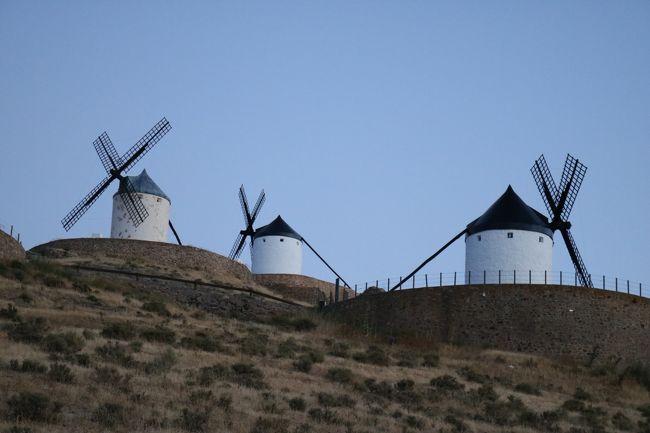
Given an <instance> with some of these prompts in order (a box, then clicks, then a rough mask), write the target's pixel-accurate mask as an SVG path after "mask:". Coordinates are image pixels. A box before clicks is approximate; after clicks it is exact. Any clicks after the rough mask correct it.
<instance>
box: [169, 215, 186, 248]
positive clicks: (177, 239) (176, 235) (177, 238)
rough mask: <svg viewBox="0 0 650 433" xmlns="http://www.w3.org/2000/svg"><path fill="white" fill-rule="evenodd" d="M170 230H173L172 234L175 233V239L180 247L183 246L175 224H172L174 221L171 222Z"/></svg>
mask: <svg viewBox="0 0 650 433" xmlns="http://www.w3.org/2000/svg"><path fill="white" fill-rule="evenodd" d="M169 228H170V229H172V233H174V237H175V238H176V242H178V245H180V246H183V243H182V242H181V238H180V237H179V236H178V233H177V232H176V229H175V228H174V224H172V220H169Z"/></svg>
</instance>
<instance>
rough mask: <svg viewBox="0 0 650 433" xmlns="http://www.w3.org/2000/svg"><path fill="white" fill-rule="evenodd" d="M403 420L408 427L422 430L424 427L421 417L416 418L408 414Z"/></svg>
mask: <svg viewBox="0 0 650 433" xmlns="http://www.w3.org/2000/svg"><path fill="white" fill-rule="evenodd" d="M404 421H405V422H406V425H408V426H409V427H412V428H415V429H418V430H422V429H423V428H424V421H423V420H422V419H421V418H418V417H416V416H413V415H409V416H407V417H406V418H404Z"/></svg>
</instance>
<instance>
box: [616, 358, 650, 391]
mask: <svg viewBox="0 0 650 433" xmlns="http://www.w3.org/2000/svg"><path fill="white" fill-rule="evenodd" d="M626 377H627V378H629V379H632V380H634V381H636V382H637V383H638V384H639V385H641V386H643V387H644V388H646V389H647V390H648V391H650V367H648V366H646V365H643V364H634V365H631V366H629V367H627V368H626V369H625V370H624V371H623V373H622V374H621V378H626Z"/></svg>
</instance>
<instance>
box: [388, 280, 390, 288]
mask: <svg viewBox="0 0 650 433" xmlns="http://www.w3.org/2000/svg"><path fill="white" fill-rule="evenodd" d="M388 290H390V278H389V279H388Z"/></svg>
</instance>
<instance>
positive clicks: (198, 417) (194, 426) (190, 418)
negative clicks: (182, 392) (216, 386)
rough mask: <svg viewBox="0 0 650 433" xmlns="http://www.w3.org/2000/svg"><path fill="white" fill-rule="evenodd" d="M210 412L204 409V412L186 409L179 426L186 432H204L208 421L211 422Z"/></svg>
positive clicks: (182, 413) (180, 418)
mask: <svg viewBox="0 0 650 433" xmlns="http://www.w3.org/2000/svg"><path fill="white" fill-rule="evenodd" d="M210 412H211V411H210V410H209V409H208V408H204V409H203V410H191V409H188V408H184V409H183V410H182V411H181V415H180V417H179V420H178V421H179V424H180V425H181V427H182V428H183V429H184V430H187V431H189V432H204V431H206V427H207V424H208V421H210Z"/></svg>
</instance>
